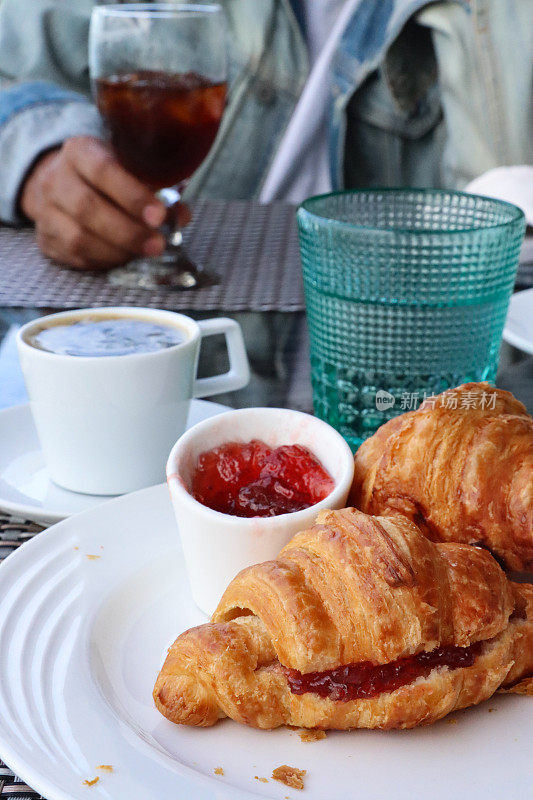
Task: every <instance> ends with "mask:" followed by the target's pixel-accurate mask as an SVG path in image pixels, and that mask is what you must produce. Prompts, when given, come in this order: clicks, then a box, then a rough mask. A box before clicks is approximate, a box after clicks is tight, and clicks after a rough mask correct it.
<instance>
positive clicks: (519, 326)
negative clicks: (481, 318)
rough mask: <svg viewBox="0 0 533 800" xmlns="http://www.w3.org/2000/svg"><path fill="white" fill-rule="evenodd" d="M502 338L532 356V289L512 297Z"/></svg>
mask: <svg viewBox="0 0 533 800" xmlns="http://www.w3.org/2000/svg"><path fill="white" fill-rule="evenodd" d="M503 338H504V340H505V341H506V342H508V343H509V344H512V345H513V347H517V348H518V349H519V350H523V351H524V353H531V354H533V289H525V290H524V291H523V292H516V293H515V294H513V295H512V297H511V302H510V303H509V311H508V313H507V319H506V321H505V328H504V331H503Z"/></svg>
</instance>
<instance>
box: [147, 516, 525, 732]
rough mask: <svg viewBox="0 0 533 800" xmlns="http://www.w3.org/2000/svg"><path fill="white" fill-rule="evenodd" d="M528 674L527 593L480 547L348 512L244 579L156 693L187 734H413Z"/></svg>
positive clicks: (182, 642) (402, 522)
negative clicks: (248, 729)
mask: <svg viewBox="0 0 533 800" xmlns="http://www.w3.org/2000/svg"><path fill="white" fill-rule="evenodd" d="M532 674H533V586H530V585H526V584H523V585H522V584H515V583H511V582H510V581H508V580H507V578H506V576H505V574H504V573H503V571H502V570H501V568H500V567H499V565H498V564H497V563H496V561H495V560H494V559H493V558H492V556H491V555H490V553H488V552H487V551H485V550H482V549H481V548H476V547H471V546H469V545H464V544H435V543H433V542H431V541H430V540H429V539H427V538H426V537H425V536H424V535H423V534H422V533H421V532H420V531H419V530H418V528H417V527H416V525H414V524H413V523H412V522H410V521H409V520H407V519H405V518H402V517H399V518H397V519H394V518H392V517H391V518H383V517H371V516H367V515H366V514H363V513H361V512H359V511H356V510H355V509H343V510H341V511H326V512H322V513H321V514H319V516H318V518H317V523H316V524H315V525H314V527H312V528H311V529H310V530H306V531H303V532H301V533H299V534H297V535H296V536H295V537H294V538H293V539H292V540H291V541H290V542H289V544H288V545H287V546H286V547H285V548H284V549H283V550H282V551H281V553H280V554H279V557H278V558H277V560H275V561H267V562H265V563H263V564H257V565H255V566H252V567H249V568H247V569H245V570H243V571H242V572H240V573H239V575H237V577H236V578H235V579H234V580H233V581H232V582H231V583H230V585H229V586H228V588H227V590H226V592H225V593H224V595H223V597H222V599H221V601H220V604H219V606H218V608H217V610H216V611H215V614H214V616H213V620H212V622H211V623H208V624H206V625H201V626H200V627H198V628H193V629H191V630H189V631H186V632H185V633H183V634H182V635H181V636H179V637H178V639H177V640H176V641H175V642H174V644H173V645H172V647H171V648H170V650H169V652H168V656H167V659H166V661H165V663H164V665H163V668H162V669H161V672H160V674H159V676H158V678H157V681H156V684H155V688H154V692H153V696H154V700H155V703H156V706H157V708H158V709H159V710H160V711H161V713H162V714H164V715H165V716H166V717H167V718H168V719H169V720H171V721H172V722H177V723H182V724H186V725H201V726H209V725H213V724H214V723H215V722H216V721H217V720H219V719H221V718H223V717H231V718H232V719H234V720H236V721H237V722H241V723H246V724H248V725H253V726H255V727H258V728H276V727H278V726H280V725H284V724H287V725H297V726H301V727H306V728H322V729H328V728H337V729H346V728H412V727H414V726H415V725H422V724H428V723H431V722H434V721H435V720H438V719H440V718H442V717H444V716H445V715H446V714H448V713H450V712H451V711H454V710H456V709H460V708H464V707H466V706H470V705H474V704H476V703H479V702H481V701H482V700H485V699H486V698H488V697H490V696H491V695H492V694H493V693H494V692H495V691H496V690H497V689H498V688H499V687H501V686H513V685H515V684H519V691H521V692H526V691H527V690H528V686H529V684H528V683H527V681H525V682H524V679H525V678H527V677H528V676H530V675H532Z"/></svg>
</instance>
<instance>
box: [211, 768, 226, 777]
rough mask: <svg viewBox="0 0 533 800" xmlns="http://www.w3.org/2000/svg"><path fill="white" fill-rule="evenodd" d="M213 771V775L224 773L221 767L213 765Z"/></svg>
mask: <svg viewBox="0 0 533 800" xmlns="http://www.w3.org/2000/svg"><path fill="white" fill-rule="evenodd" d="M213 771H214V773H215V775H223V774H224V770H223V769H222V767H215V769H214V770H213Z"/></svg>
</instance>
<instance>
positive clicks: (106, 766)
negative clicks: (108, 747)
mask: <svg viewBox="0 0 533 800" xmlns="http://www.w3.org/2000/svg"><path fill="white" fill-rule="evenodd" d="M96 769H101V770H103V771H104V772H113V767H112V766H111V764H98V766H97V767H96Z"/></svg>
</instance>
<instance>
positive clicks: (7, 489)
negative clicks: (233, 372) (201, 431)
mask: <svg viewBox="0 0 533 800" xmlns="http://www.w3.org/2000/svg"><path fill="white" fill-rule="evenodd" d="M223 411H228V406H223V405H221V404H220V403H211V402H209V401H206V400H193V401H192V403H191V409H190V412H189V418H188V420H187V428H190V427H192V426H193V425H196V423H197V422H201V420H204V419H208V418H209V417H213V416H215V414H221V413H222V412H223ZM109 499H110V498H109V497H102V496H100V495H90V494H77V493H76V492H69V491H67V490H66V489H61V488H60V487H59V486H56V484H55V483H52V481H51V480H50V478H49V477H48V474H47V472H46V467H45V464H44V457H43V454H42V451H41V447H40V444H39V440H38V438H37V431H36V430H35V425H34V424H33V418H32V415H31V411H30V406H29V405H28V404H26V405H22V406H15V407H14V408H7V409H5V410H4V411H0V510H2V511H8V512H9V513H11V514H17V515H19V516H22V517H24V518H25V519H31V520H33V521H34V522H38V523H41V524H42V525H51V524H52V523H54V522H59V521H60V520H62V519H65V518H66V517H70V516H72V514H78V513H79V512H80V511H86V510H87V509H89V508H94V507H95V506H99V505H100V504H101V503H104V502H106V501H107V500H109Z"/></svg>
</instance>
